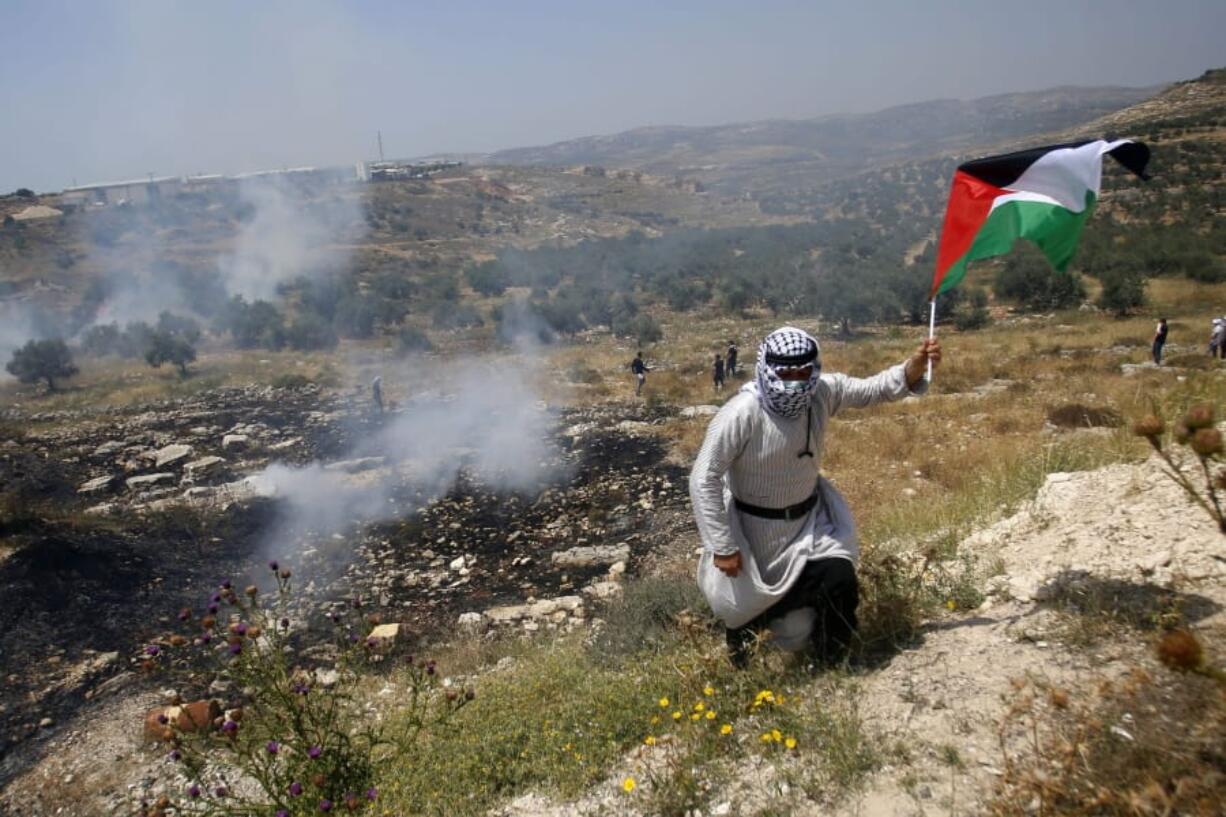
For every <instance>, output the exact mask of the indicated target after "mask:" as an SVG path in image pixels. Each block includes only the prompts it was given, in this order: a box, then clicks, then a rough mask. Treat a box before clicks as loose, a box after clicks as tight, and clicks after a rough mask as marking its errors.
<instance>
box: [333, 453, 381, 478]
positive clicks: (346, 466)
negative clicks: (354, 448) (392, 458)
mask: <svg viewBox="0 0 1226 817" xmlns="http://www.w3.org/2000/svg"><path fill="white" fill-rule="evenodd" d="M385 462H387V457H359V458H357V459H353V460H338V461H336V462H330V463H328V464H327V465H325V466H324V470H325V471H341V472H344V473H346V474H356V473H358V472H359V471H369V470H371V469H372V468H381V467H382V466H383V464H384V463H385Z"/></svg>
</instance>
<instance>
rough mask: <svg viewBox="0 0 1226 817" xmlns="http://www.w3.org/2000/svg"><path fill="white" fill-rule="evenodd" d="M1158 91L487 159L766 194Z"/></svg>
mask: <svg viewBox="0 0 1226 817" xmlns="http://www.w3.org/2000/svg"><path fill="white" fill-rule="evenodd" d="M1162 89H1163V86H1154V87H1150V88H1121V87H1103V88H1079V87H1072V86H1067V87H1060V88H1052V89H1049V90H1045V91H1034V92H1028V93H1014V94H1000V95H997V96H990V97H984V98H982V99H975V100H970V101H960V100H933V101H929V102H920V103H915V104H910V105H901V106H898V107H893V108H887V109H885V110H883V111H878V112H876V113H869V114H840V115H831V116H822V117H818V118H815V119H798V120H782V119H776V120H767V121H762V122H748V123H737V124H730V125H719V126H714V127H676V126H663V127H649V128H638V129H635V130H630V131H625V132H623V133H617V134H613V135H609V136H589V137H585V138H582V139H572V140H569V141H565V142H558V143H556V144H553V145H547V146H543V147H526V148H516V149H513V150H503V151H498V152H496V153H493V154H490V155H489V156H488V157H487V158H486V161H488V162H490V163H494V164H518V165H599V166H604V167H610V168H614V167H616V168H632V169H635V170H642V171H646V172H649V173H653V174H656V175H685V176H687V177H691V178H694V179H697V180H699V181H701V182H702V183H703V184H705V185H707V186H709V187H710V188H711V189H712V190H715V191H717V192H726V193H740V192H751V193H755V194H760V195H761V194H767V195H768V194H769V192H770V191H772V190H775V189H778V188H781V187H791V186H801V187H804V186H807V185H810V184H814V183H819V182H824V181H830V180H832V179H836V178H841V177H845V176H848V175H852V174H855V173H857V172H860V171H863V170H865V169H868V168H871V167H874V166H880V165H882V164H887V163H891V162H895V161H898V160H899V159H902V158H905V157H916V156H929V155H932V154H934V153H939V152H945V151H951V150H958V149H959V148H965V147H969V146H973V145H982V144H990V143H994V142H1000V141H1002V140H1006V139H1010V138H1015V137H1022V136H1027V135H1029V134H1034V133H1043V132H1048V131H1053V130H1061V129H1065V128H1069V127H1074V126H1076V125H1079V124H1082V123H1085V122H1088V121H1090V120H1092V119H1095V118H1097V117H1099V116H1102V115H1104V114H1108V113H1111V112H1113V111H1118V110H1120V109H1122V108H1127V107H1128V106H1130V105H1134V104H1136V103H1138V102H1141V101H1142V100H1144V99H1147V98H1149V97H1152V96H1153V95H1155V94H1157V93H1159V92H1160V91H1162Z"/></svg>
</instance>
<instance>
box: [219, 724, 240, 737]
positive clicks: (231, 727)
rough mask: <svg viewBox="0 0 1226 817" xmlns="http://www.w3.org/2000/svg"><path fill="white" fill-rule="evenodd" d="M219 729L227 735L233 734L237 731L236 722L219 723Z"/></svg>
mask: <svg viewBox="0 0 1226 817" xmlns="http://www.w3.org/2000/svg"><path fill="white" fill-rule="evenodd" d="M221 731H223V732H225V733H226V734H227V735H233V734H234V733H235V732H237V731H238V724H237V723H236V722H235V721H226V722H225V723H223V724H222V725H221Z"/></svg>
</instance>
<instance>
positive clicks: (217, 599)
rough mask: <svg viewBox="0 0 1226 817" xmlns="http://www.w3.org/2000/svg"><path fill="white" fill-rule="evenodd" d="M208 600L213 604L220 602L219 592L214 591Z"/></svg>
mask: <svg viewBox="0 0 1226 817" xmlns="http://www.w3.org/2000/svg"><path fill="white" fill-rule="evenodd" d="M209 601H211V602H213V603H214V604H220V603H221V593H214V594H213V595H212V596H210V597H209Z"/></svg>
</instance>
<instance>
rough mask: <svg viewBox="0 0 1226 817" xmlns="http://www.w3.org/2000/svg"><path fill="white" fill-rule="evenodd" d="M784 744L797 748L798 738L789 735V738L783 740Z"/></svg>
mask: <svg viewBox="0 0 1226 817" xmlns="http://www.w3.org/2000/svg"><path fill="white" fill-rule="evenodd" d="M783 745H784V746H786V747H788V748H789V749H795V748H796V738H793V737H789V738H788V739H787V740H785V741H784V742H783Z"/></svg>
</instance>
